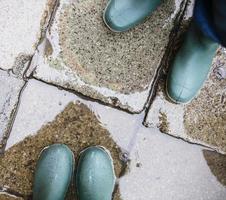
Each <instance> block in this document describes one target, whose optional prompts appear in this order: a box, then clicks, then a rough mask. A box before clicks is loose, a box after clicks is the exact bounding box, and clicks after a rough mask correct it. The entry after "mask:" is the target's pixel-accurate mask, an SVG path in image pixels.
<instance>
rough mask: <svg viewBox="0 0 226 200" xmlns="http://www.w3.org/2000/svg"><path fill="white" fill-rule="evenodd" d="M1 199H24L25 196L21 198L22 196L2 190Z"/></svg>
mask: <svg viewBox="0 0 226 200" xmlns="http://www.w3.org/2000/svg"><path fill="white" fill-rule="evenodd" d="M0 199H1V200H23V198H21V197H16V196H13V195H10V194H7V193H4V192H2V193H1V192H0Z"/></svg>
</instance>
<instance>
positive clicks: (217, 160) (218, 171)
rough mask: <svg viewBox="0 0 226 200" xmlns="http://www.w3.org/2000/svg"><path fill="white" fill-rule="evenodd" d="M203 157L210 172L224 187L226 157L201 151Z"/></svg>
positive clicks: (225, 180) (225, 184)
mask: <svg viewBox="0 0 226 200" xmlns="http://www.w3.org/2000/svg"><path fill="white" fill-rule="evenodd" d="M203 155H204V157H205V159H206V162H207V164H208V166H209V168H210V170H211V172H212V173H213V174H214V176H216V178H217V180H218V181H219V182H220V183H221V184H222V185H224V186H226V155H222V154H219V153H216V152H213V151H208V150H203Z"/></svg>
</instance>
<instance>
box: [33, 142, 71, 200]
mask: <svg viewBox="0 0 226 200" xmlns="http://www.w3.org/2000/svg"><path fill="white" fill-rule="evenodd" d="M73 171H74V156H73V153H72V151H71V150H70V149H69V148H68V147H67V146H66V145H63V144H54V145H51V146H49V147H47V148H45V149H44V150H43V151H42V153H41V155H40V157H39V160H38V163H37V167H36V171H35V179H34V187H33V200H64V199H65V196H66V193H67V191H68V188H69V185H70V183H71V180H72V176H73Z"/></svg>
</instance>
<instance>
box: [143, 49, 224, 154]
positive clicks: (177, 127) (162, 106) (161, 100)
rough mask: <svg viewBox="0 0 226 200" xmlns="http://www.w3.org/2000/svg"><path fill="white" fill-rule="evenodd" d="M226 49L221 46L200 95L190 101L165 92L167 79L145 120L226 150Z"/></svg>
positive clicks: (181, 135) (187, 138)
mask: <svg viewBox="0 0 226 200" xmlns="http://www.w3.org/2000/svg"><path fill="white" fill-rule="evenodd" d="M225 122H226V50H225V49H223V48H220V49H219V50H218V51H217V54H216V57H215V58H214V60H213V66H212V70H211V73H210V75H209V78H208V80H207V81H206V82H205V85H204V87H203V88H202V90H201V91H200V93H199V94H198V96H197V97H196V98H195V99H194V100H193V101H191V102H190V103H188V104H186V105H176V104H173V103H171V102H170V101H169V100H168V99H167V97H166V96H165V79H164V78H163V79H162V80H161V82H160V84H159V87H158V91H157V96H156V97H155V99H154V101H153V103H152V104H151V106H150V109H149V112H148V115H147V118H146V121H145V124H146V125H148V126H157V127H159V128H160V130H161V131H162V132H164V133H167V134H170V135H173V136H176V137H180V138H183V139H184V140H187V141H190V142H194V143H198V144H203V145H206V146H209V147H211V148H213V149H216V150H217V151H219V152H222V153H226V123H225Z"/></svg>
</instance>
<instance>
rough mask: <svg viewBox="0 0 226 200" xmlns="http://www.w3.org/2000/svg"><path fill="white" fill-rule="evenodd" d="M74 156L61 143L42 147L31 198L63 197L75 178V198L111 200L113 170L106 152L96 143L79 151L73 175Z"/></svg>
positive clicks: (113, 179) (37, 199)
mask: <svg viewBox="0 0 226 200" xmlns="http://www.w3.org/2000/svg"><path fill="white" fill-rule="evenodd" d="M74 165H75V161H74V155H73V153H72V151H71V150H70V149H69V148H68V147H67V146H66V145H63V144H54V145H51V146H49V147H46V148H45V149H44V150H43V151H42V153H41V155H40V157H39V160H38V163H37V167H36V170H35V178H34V186H33V200H64V199H65V197H66V194H67V191H68V189H69V187H70V184H71V183H72V182H73V181H75V183H76V192H77V198H78V199H79V200H111V199H112V193H113V190H114V185H115V179H116V178H115V173H114V167H113V162H112V159H111V156H110V154H109V153H108V152H107V151H106V150H105V149H104V148H103V147H100V146H94V147H89V148H87V149H85V150H84V151H82V152H81V154H80V157H79V161H78V166H77V170H76V174H75V178H74V177H73V175H74Z"/></svg>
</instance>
